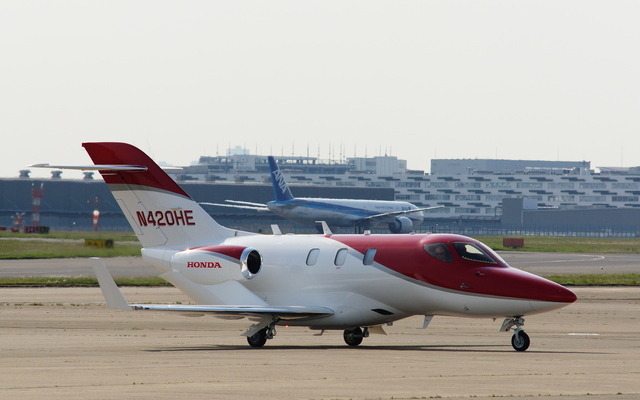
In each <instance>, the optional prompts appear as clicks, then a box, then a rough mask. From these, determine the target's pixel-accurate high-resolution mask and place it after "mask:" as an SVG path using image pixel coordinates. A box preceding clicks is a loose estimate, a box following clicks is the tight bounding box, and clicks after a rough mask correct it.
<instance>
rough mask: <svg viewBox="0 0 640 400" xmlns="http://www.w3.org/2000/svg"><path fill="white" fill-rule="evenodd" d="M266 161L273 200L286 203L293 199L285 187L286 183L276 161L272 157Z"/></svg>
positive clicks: (287, 186)
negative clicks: (269, 171) (269, 173)
mask: <svg viewBox="0 0 640 400" xmlns="http://www.w3.org/2000/svg"><path fill="white" fill-rule="evenodd" d="M267 160H268V161H269V169H270V170H271V183H272V184H273V194H274V197H275V200H276V201H287V200H291V199H293V195H292V194H291V190H289V185H287V182H286V181H285V180H284V176H282V172H280V168H278V164H276V160H275V159H274V158H273V157H272V156H269V157H268V158H267Z"/></svg>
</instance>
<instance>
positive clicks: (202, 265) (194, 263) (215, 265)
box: [187, 261, 222, 268]
mask: <svg viewBox="0 0 640 400" xmlns="http://www.w3.org/2000/svg"><path fill="white" fill-rule="evenodd" d="M187 268H222V265H220V263H219V262H217V261H216V262H211V261H202V262H199V261H187Z"/></svg>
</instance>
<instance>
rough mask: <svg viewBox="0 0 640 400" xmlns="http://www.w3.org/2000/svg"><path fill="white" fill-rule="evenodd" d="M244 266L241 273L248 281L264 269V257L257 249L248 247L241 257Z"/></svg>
mask: <svg viewBox="0 0 640 400" xmlns="http://www.w3.org/2000/svg"><path fill="white" fill-rule="evenodd" d="M240 262H241V263H242V266H241V268H240V271H241V272H242V276H244V277H245V278H246V279H251V278H253V277H254V276H256V275H257V274H258V273H259V272H260V269H261V268H262V255H261V254H260V253H259V252H258V250H256V249H252V248H251V247H247V248H246V249H244V251H243V252H242V254H241V255H240Z"/></svg>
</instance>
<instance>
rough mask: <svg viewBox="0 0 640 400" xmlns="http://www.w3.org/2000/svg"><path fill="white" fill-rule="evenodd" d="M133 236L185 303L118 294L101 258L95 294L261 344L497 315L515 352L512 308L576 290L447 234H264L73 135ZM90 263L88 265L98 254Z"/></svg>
mask: <svg viewBox="0 0 640 400" xmlns="http://www.w3.org/2000/svg"><path fill="white" fill-rule="evenodd" d="M83 146H84V148H85V149H86V150H87V152H88V153H89V155H90V157H91V159H92V160H93V162H94V163H95V165H92V166H51V165H48V164H47V165H42V164H41V165H39V166H47V167H52V168H74V169H84V170H89V169H91V170H98V171H100V173H101V174H102V177H103V178H104V180H105V182H106V183H107V184H108V186H109V188H110V189H111V191H112V193H113V196H114V197H115V199H116V201H117V202H118V204H119V205H120V207H121V208H122V212H123V213H124V215H125V217H126V218H127V220H128V221H129V223H130V224H131V227H132V228H133V230H134V231H135V233H136V235H137V237H138V239H139V240H140V243H141V244H142V246H143V249H142V257H143V259H144V260H145V261H146V262H148V263H150V264H151V265H153V266H154V267H155V268H156V269H157V270H158V271H159V272H160V274H161V275H160V276H161V277H162V278H163V279H165V280H167V281H169V282H170V283H172V284H173V285H174V286H176V287H177V288H178V289H180V290H181V291H183V292H184V293H185V294H186V295H188V296H189V297H190V298H191V299H193V301H194V302H195V303H197V305H184V304H180V305H178V304H176V305H162V304H158V305H153V304H129V303H127V301H126V300H125V299H124V297H123V296H122V294H121V293H120V291H119V290H118V288H117V286H116V285H115V283H114V282H113V279H111V276H110V275H109V273H108V272H107V270H106V269H105V268H104V266H100V265H96V266H95V270H96V274H97V276H98V279H99V282H100V286H101V288H102V290H103V293H104V294H105V298H106V300H107V304H108V305H109V306H111V307H115V308H120V309H124V310H155V311H172V312H177V313H179V314H190V315H205V314H211V315H215V316H223V317H227V318H229V317H246V318H248V319H249V320H251V321H253V322H254V323H253V325H251V326H249V327H248V329H247V331H246V332H245V333H244V334H243V335H244V336H246V337H247V341H248V343H249V345H251V346H253V347H261V346H263V345H265V343H266V342H267V340H268V339H271V338H273V337H274V335H275V334H276V326H278V325H289V326H305V327H309V328H311V329H314V330H321V331H324V330H327V329H334V330H343V331H344V341H345V342H346V343H347V344H348V345H349V346H357V345H359V344H360V343H361V342H362V341H363V338H365V337H368V336H369V333H383V332H384V331H383V329H382V326H383V325H391V324H392V323H393V322H394V321H397V320H399V319H403V318H407V317H410V316H415V315H420V316H424V324H423V327H424V328H426V327H427V325H428V324H429V322H430V321H431V318H432V317H433V316H435V315H447V316H458V317H474V318H478V317H483V318H504V322H503V323H502V327H501V329H500V330H501V331H504V332H507V331H511V330H513V331H514V333H513V336H512V338H511V344H512V346H513V348H514V349H515V350H517V351H524V350H526V349H527V348H528V347H529V337H528V335H527V334H526V333H525V332H524V330H523V324H524V316H525V315H530V314H536V313H542V312H546V311H550V310H555V309H558V308H561V307H564V306H567V305H569V304H571V303H573V302H574V301H575V300H576V296H575V295H574V294H573V293H572V292H571V291H569V290H568V289H566V288H564V287H563V286H561V285H558V284H556V283H553V282H551V281H548V280H546V279H543V278H541V277H538V276H536V275H533V274H530V273H527V272H524V271H520V270H518V269H515V268H512V267H510V266H509V265H507V263H506V262H505V261H504V260H503V259H502V258H500V256H499V255H498V254H496V253H495V252H494V251H492V250H491V249H490V248H488V247H487V246H485V245H484V244H482V243H481V242H479V241H477V240H474V239H471V238H468V237H465V236H459V235H450V234H420V235H418V234H403V235H390V234H385V235H371V234H359V235H356V234H351V235H334V234H332V233H331V231H330V230H329V228H328V226H327V225H326V223H323V227H324V233H323V234H316V235H283V234H281V233H280V231H279V229H278V228H277V226H274V233H273V234H272V235H263V234H256V233H249V232H243V231H238V230H234V229H229V228H226V227H223V226H221V225H219V224H218V223H217V222H216V221H215V220H214V219H213V218H212V217H211V216H210V215H209V214H208V213H207V212H205V211H204V210H203V209H202V208H201V207H200V206H199V205H198V203H196V202H195V201H194V200H193V199H192V198H191V197H190V196H189V195H188V194H187V193H186V192H185V191H184V190H182V189H181V188H180V186H179V185H178V184H177V183H176V182H175V181H174V180H173V179H171V178H170V177H169V176H168V175H167V174H166V173H165V172H164V171H163V170H162V169H161V168H160V167H159V166H158V165H157V164H156V163H155V162H154V161H153V160H151V159H150V158H149V157H148V156H147V155H146V154H145V153H143V152H142V151H140V150H139V149H137V148H136V147H133V146H131V145H129V144H125V143H84V144H83ZM98 264H99V263H98Z"/></svg>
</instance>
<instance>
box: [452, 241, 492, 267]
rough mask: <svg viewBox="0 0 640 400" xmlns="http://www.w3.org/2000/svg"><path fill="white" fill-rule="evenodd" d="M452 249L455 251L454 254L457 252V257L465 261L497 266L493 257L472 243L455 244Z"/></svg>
mask: <svg viewBox="0 0 640 400" xmlns="http://www.w3.org/2000/svg"><path fill="white" fill-rule="evenodd" d="M453 247H454V248H455V249H456V252H458V255H459V256H460V257H462V258H463V259H465V260H469V261H475V262H481V263H486V264H497V262H496V260H495V259H493V257H491V256H490V255H489V254H487V253H486V252H485V251H484V250H482V249H481V248H480V247H478V246H477V245H475V244H474V243H464V242H457V243H454V244H453Z"/></svg>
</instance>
